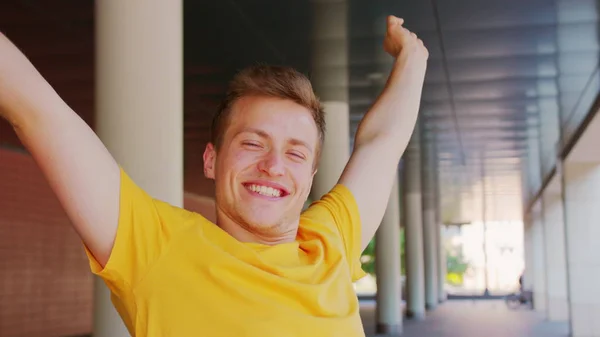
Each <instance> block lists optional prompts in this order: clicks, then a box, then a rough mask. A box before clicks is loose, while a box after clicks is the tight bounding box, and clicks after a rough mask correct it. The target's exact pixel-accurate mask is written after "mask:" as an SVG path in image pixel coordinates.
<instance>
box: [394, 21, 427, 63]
mask: <svg viewBox="0 0 600 337" xmlns="http://www.w3.org/2000/svg"><path fill="white" fill-rule="evenodd" d="M403 23H404V20H403V19H400V18H397V17H395V16H393V15H390V16H388V18H387V31H386V34H385V40H384V41H383V49H384V50H385V51H386V52H387V53H388V54H390V55H391V56H392V57H394V58H409V59H410V58H413V57H416V58H417V59H419V60H422V61H426V60H427V59H428V58H429V51H428V50H427V48H425V46H424V45H423V41H421V39H419V38H418V37H417V35H416V34H415V33H413V32H411V31H409V30H408V29H406V28H404V27H403V26H402V24H403Z"/></svg>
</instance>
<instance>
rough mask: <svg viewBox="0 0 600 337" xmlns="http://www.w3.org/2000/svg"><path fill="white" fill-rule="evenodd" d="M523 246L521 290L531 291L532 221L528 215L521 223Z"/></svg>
mask: <svg viewBox="0 0 600 337" xmlns="http://www.w3.org/2000/svg"><path fill="white" fill-rule="evenodd" d="M523 227H524V228H523V229H524V232H523V241H524V242H523V244H524V253H525V270H523V289H525V290H530V291H533V230H532V228H533V219H532V217H531V215H530V214H529V215H528V216H527V217H526V219H525V221H524V223H523Z"/></svg>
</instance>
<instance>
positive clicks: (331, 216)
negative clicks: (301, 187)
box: [304, 184, 366, 281]
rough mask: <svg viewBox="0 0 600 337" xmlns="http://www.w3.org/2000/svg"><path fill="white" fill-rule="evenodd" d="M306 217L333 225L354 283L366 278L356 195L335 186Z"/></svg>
mask: <svg viewBox="0 0 600 337" xmlns="http://www.w3.org/2000/svg"><path fill="white" fill-rule="evenodd" d="M304 215H305V216H309V217H311V218H312V219H313V220H316V221H319V222H321V223H322V224H324V225H327V224H330V223H332V224H333V226H334V227H335V228H332V230H334V231H336V233H337V234H338V235H339V236H340V238H341V240H342V242H343V246H344V251H345V255H346V259H347V260H348V264H349V267H350V273H351V276H352V281H357V280H359V279H361V278H362V277H364V276H365V275H366V273H365V272H364V271H363V270H362V264H361V261H360V257H361V253H362V251H361V249H360V246H361V221H360V214H359V211H358V205H357V203H356V199H355V198H354V195H353V194H352V192H351V191H350V189H348V188H347V187H346V186H344V185H342V184H337V185H335V186H334V187H333V188H332V189H331V191H329V192H328V193H327V194H325V195H324V196H323V197H322V198H321V199H320V200H317V201H315V202H313V203H312V204H311V205H310V206H309V207H308V209H307V210H306V211H305V212H304Z"/></svg>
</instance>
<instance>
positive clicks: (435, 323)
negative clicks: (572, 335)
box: [361, 300, 568, 337]
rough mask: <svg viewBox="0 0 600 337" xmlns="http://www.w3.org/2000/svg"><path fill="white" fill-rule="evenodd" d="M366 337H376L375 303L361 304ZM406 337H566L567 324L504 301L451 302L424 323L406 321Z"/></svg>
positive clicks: (438, 309)
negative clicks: (507, 304) (517, 307)
mask: <svg viewBox="0 0 600 337" xmlns="http://www.w3.org/2000/svg"><path fill="white" fill-rule="evenodd" d="M361 308H362V309H361V315H362V319H363V325H364V327H365V332H366V333H367V336H369V337H370V336H373V337H374V336H379V335H376V334H375V324H374V323H375V301H372V300H364V301H361ZM402 336H403V337H507V336H510V337H566V336H568V326H567V324H566V323H555V322H547V321H545V320H544V319H543V317H542V316H541V315H540V314H539V313H537V312H535V311H532V310H526V309H523V310H510V309H508V308H507V307H506V305H505V304H504V302H503V301H501V300H451V301H447V302H446V303H444V304H443V305H440V306H439V307H438V308H437V309H436V310H435V311H432V312H431V313H430V314H428V316H427V319H426V320H424V321H406V322H404V334H402Z"/></svg>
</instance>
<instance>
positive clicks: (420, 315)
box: [406, 310, 425, 321]
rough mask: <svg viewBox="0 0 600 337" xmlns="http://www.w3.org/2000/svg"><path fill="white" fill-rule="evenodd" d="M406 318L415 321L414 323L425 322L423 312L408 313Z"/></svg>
mask: <svg viewBox="0 0 600 337" xmlns="http://www.w3.org/2000/svg"><path fill="white" fill-rule="evenodd" d="M406 318H408V319H410V320H413V321H424V320H425V313H423V312H412V311H410V310H409V311H407V312H406Z"/></svg>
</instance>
